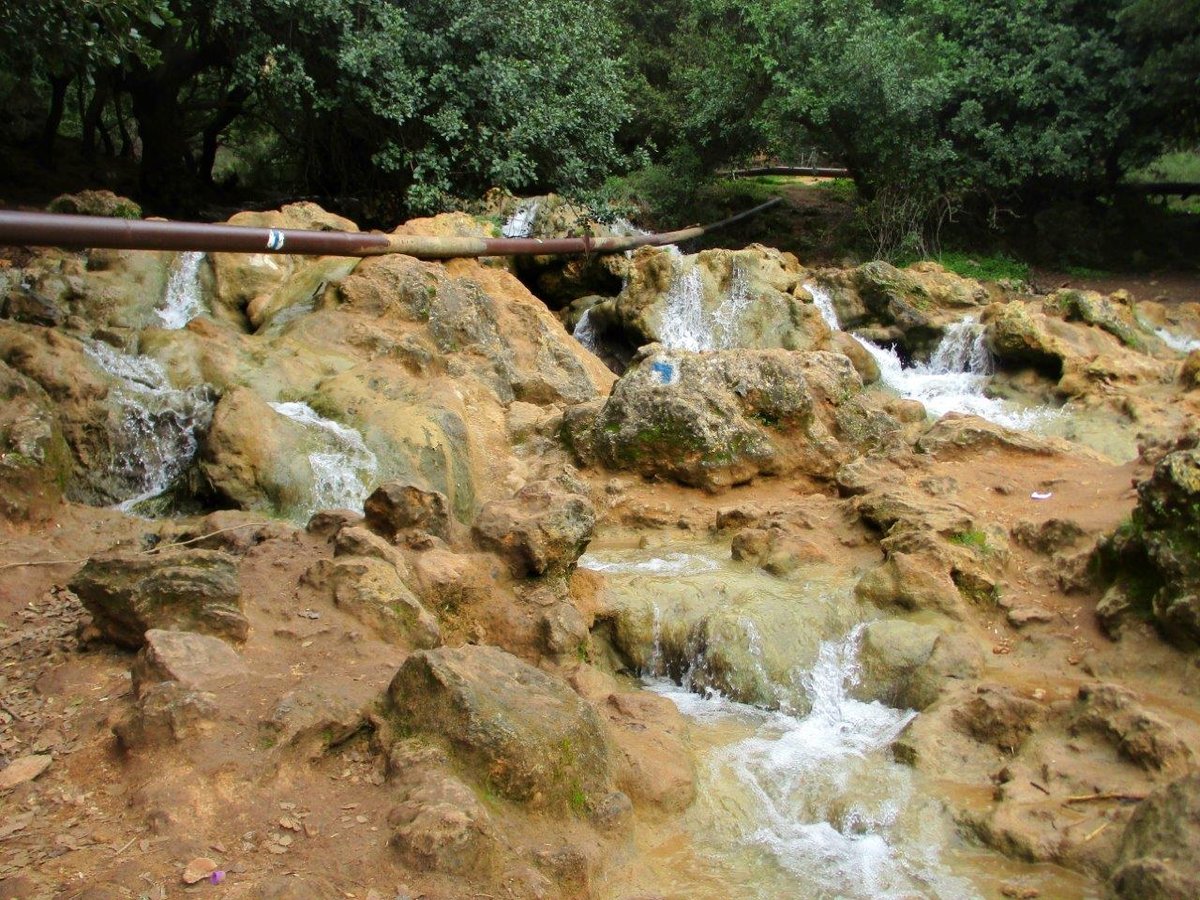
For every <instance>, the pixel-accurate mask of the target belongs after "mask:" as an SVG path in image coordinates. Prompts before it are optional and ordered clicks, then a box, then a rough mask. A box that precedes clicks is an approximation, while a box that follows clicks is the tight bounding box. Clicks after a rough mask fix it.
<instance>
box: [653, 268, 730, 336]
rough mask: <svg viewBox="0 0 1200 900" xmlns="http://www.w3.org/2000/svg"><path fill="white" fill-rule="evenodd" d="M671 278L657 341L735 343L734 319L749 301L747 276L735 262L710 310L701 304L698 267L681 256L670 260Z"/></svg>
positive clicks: (701, 281)
mask: <svg viewBox="0 0 1200 900" xmlns="http://www.w3.org/2000/svg"><path fill="white" fill-rule="evenodd" d="M672 264H673V266H674V267H675V278H674V280H672V282H671V287H670V288H669V289H668V290H667V296H666V298H665V299H664V303H663V313H662V320H661V323H660V325H659V329H658V331H659V333H658V339H659V343H661V344H663V345H664V346H665V347H669V348H670V349H672V350H690V351H693V352H699V351H704V350H725V349H729V348H731V347H733V346H735V345H736V339H737V328H738V320H739V319H740V317H741V315H742V313H743V312H745V310H746V309H747V307H748V306H749V305H750V290H749V280H748V279H747V277H746V274H745V272H744V271H743V270H742V269H741V268H740V267H738V266H737V265H736V264H735V266H734V268H733V272H732V273H731V274H730V278H729V286H728V288H727V289H726V290H725V293H724V295H723V296H722V297H721V299H720V301H719V302H718V303H717V305H716V306H715V307H713V308H712V310H709V309H707V308H706V307H705V304H704V278H703V277H702V275H701V273H700V269H699V267H697V266H696V265H695V264H694V263H688V261H687V260H686V259H685V258H684V257H682V256H675V257H674V258H673V260H672Z"/></svg>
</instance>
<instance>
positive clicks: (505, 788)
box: [388, 645, 612, 807]
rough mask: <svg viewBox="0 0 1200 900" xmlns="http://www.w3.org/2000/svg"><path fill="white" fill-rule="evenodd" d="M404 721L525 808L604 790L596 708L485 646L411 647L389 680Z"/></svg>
mask: <svg viewBox="0 0 1200 900" xmlns="http://www.w3.org/2000/svg"><path fill="white" fill-rule="evenodd" d="M388 698H389V701H390V705H391V707H392V710H393V713H394V714H395V716H396V717H397V720H398V721H399V722H400V723H401V724H402V726H403V727H405V728H407V729H411V730H413V731H417V732H422V733H425V734H429V735H433V736H436V737H441V738H443V739H445V740H446V741H447V742H448V743H449V745H450V747H451V748H452V750H453V752H454V754H455V755H456V756H457V757H458V758H459V759H460V760H461V761H463V762H464V763H466V764H468V765H470V766H472V767H475V768H474V770H475V771H477V772H479V774H480V778H481V780H482V781H483V782H484V783H486V784H488V785H490V786H491V787H492V789H494V790H495V791H496V792H497V793H499V794H501V795H502V796H505V797H509V798H511V799H514V800H519V801H524V802H528V803H531V804H532V805H534V806H560V807H561V806H566V805H569V804H579V803H583V804H586V803H588V802H590V800H591V798H599V797H602V796H604V795H606V794H607V793H608V791H609V785H610V782H611V768H612V764H611V760H610V757H609V751H608V746H607V743H606V741H605V738H604V731H603V726H602V725H601V723H600V720H599V719H598V718H597V716H596V713H595V712H594V711H593V710H592V708H591V707H590V706H588V705H587V704H586V703H584V701H583V700H581V699H580V698H579V697H578V696H577V695H576V694H575V692H574V691H572V690H571V689H570V687H569V686H567V685H566V684H565V683H564V682H562V681H560V680H559V679H557V678H555V677H553V676H551V675H548V674H546V673H545V672H541V671H539V670H537V669H535V668H533V667H532V666H529V665H527V664H526V663H523V662H521V661H520V660H518V659H517V658H516V657H514V656H511V655H510V654H508V653H505V652H504V651H502V650H497V649H495V648H493V647H480V646H470V645H468V646H464V647H456V648H445V647H444V648H439V649H437V650H423V651H419V652H417V653H414V654H413V655H412V656H410V657H409V658H408V659H407V660H406V661H405V663H404V665H403V666H401V668H400V670H399V671H398V672H397V673H396V676H395V678H393V679H392V683H391V686H390V687H389V688H388Z"/></svg>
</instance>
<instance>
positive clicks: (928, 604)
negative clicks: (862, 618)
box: [854, 553, 965, 619]
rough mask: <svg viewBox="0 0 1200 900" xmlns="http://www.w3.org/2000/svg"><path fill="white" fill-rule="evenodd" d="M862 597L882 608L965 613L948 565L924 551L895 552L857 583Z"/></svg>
mask: <svg viewBox="0 0 1200 900" xmlns="http://www.w3.org/2000/svg"><path fill="white" fill-rule="evenodd" d="M854 594H855V596H856V597H858V599H860V600H863V601H865V602H867V603H872V604H874V605H875V606H878V607H879V608H881V609H888V608H895V607H899V608H900V609H904V610H909V611H918V610H932V611H934V612H939V613H942V614H943V615H946V616H949V617H950V618H953V619H960V618H962V617H963V614H964V610H965V606H964V601H963V598H962V595H961V594H960V593H959V590H958V588H957V587H956V586H955V584H954V581H953V580H952V579H951V577H950V576H949V574H947V573H946V571H945V568H944V567H943V566H942V565H940V564H939V563H938V562H937V561H936V560H931V559H929V558H928V557H927V556H924V555H912V554H908V553H891V554H890V555H889V556H888V558H887V559H886V560H884V562H883V563H881V564H880V565H878V566H876V567H875V568H874V569H871V570H870V571H868V572H867V573H866V574H865V575H863V576H862V578H860V579H859V580H858V583H857V584H856V585H855V586H854Z"/></svg>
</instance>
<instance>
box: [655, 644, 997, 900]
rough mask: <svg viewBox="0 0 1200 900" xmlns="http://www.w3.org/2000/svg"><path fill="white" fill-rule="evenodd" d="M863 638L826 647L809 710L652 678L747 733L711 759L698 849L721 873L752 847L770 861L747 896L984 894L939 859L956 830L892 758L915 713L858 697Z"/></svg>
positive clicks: (675, 696)
mask: <svg viewBox="0 0 1200 900" xmlns="http://www.w3.org/2000/svg"><path fill="white" fill-rule="evenodd" d="M861 633H862V626H859V627H857V628H855V629H854V630H853V631H852V632H851V633H850V634H849V635H848V636H847V637H845V638H844V639H842V640H838V641H826V642H825V643H823V644H822V645H821V649H820V653H819V656H818V659H817V661H816V663H815V664H814V665H813V667H812V668H811V669H810V670H809V671H808V672H806V673H804V675H803V676H802V677H800V679H799V681H800V683H801V687H802V689H803V690H804V691H805V693H806V694H807V695H808V698H809V701H810V702H811V704H812V708H811V711H810V712H809V713H808V714H807V715H804V716H793V715H789V714H787V713H785V712H776V713H768V712H765V711H763V710H760V709H756V708H754V707H750V706H745V705H743V704H739V703H733V702H731V701H729V700H727V699H725V698H723V697H720V696H719V695H709V696H704V697H702V696H700V695H697V694H693V693H689V692H686V691H684V690H683V689H681V688H679V687H677V686H675V685H673V684H671V683H670V682H666V681H662V680H654V681H650V682H648V687H649V688H650V689H651V690H654V691H656V692H657V693H659V694H662V695H663V696H666V697H668V698H670V699H671V700H672V701H673V702H674V703H675V704H676V706H677V707H678V708H679V709H680V711H681V712H682V713H683V714H684V715H686V716H687V717H688V718H689V719H691V720H692V721H693V722H694V723H696V727H708V728H725V729H728V728H730V727H733V726H740V728H741V729H742V730H743V732H745V731H748V732H749V736H746V737H743V738H741V739H738V740H735V741H733V742H731V743H728V744H726V745H725V746H723V747H720V748H718V749H716V750H715V751H714V752H713V753H712V754H711V755H710V757H709V758H708V759H707V760H706V765H705V766H704V767H703V768H702V771H701V775H700V778H701V784H700V785H699V791H698V799H697V801H696V807H695V808H694V809H693V812H692V813H691V814H690V818H691V821H692V830H693V831H694V832H695V831H697V830H699V833H696V834H695V835H694V836H695V838H696V839H697V842H698V843H699V845H700V851H701V853H702V854H703V855H704V857H705V858H707V859H708V860H709V861H710V862H711V863H712V864H713V865H715V866H717V867H718V868H721V867H724V866H728V865H745V864H746V861H745V853H747V852H748V851H749V852H757V853H758V854H761V855H763V856H765V857H766V859H764V860H761V861H760V863H759V865H760V866H762V867H763V872H764V877H763V880H762V882H761V884H757V885H743V886H742V887H741V888H740V889H739V896H745V897H763V898H765V897H775V896H780V894H779V893H778V891H779V890H780V889H781V888H782V887H783V886H784V885H788V884H790V885H791V893H790V896H797V897H800V896H803V897H847V898H859V897H861V898H878V897H896V898H901V897H904V898H909V897H914V896H922V897H947V898H950V897H953V898H959V897H972V896H976V895H977V894H976V891H975V889H974V887H973V886H972V885H971V884H970V883H969V882H968V881H966V880H964V879H962V878H959V877H956V876H955V875H953V874H951V873H950V871H949V870H948V869H947V868H945V866H944V865H943V864H942V862H941V859H940V857H941V855H942V852H943V849H944V847H945V846H946V845H947V844H948V842H949V841H950V840H951V836H950V834H949V833H948V829H946V828H945V827H944V826H943V823H942V822H941V821H940V820H939V817H937V816H929V815H926V814H925V813H924V811H923V809H922V805H923V804H921V803H920V802H919V798H918V797H917V796H916V789H915V784H914V776H913V774H912V772H911V770H909V769H908V768H906V767H904V766H901V765H898V764H896V763H895V762H894V761H892V759H891V757H890V755H889V753H888V749H887V748H888V747H889V746H890V745H891V743H892V742H893V741H894V740H895V739H896V737H897V736H898V735H899V734H900V732H901V731H902V730H903V729H904V727H905V726H906V725H907V724H908V723H909V722H910V721H911V720H912V718H913V717H914V716H915V715H916V714H915V713H913V712H911V711H902V710H897V709H892V708H890V707H887V706H884V705H882V704H880V703H863V702H860V701H858V700H855V699H853V698H852V697H850V696H849V693H848V692H849V689H850V688H851V687H852V686H853V685H854V684H855V682H856V681H857V679H858V677H859V670H858V663H857V656H858V645H859V641H860V637H861ZM769 864H773V865H769ZM771 868H775V869H776V870H777V871H776V874H775V875H774V876H770V875H768V874H767V873H768V872H769V871H770V869H771Z"/></svg>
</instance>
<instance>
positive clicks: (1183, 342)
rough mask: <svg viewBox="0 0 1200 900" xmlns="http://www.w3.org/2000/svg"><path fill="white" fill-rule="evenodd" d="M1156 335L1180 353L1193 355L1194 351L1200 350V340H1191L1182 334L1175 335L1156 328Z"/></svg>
mask: <svg viewBox="0 0 1200 900" xmlns="http://www.w3.org/2000/svg"><path fill="white" fill-rule="evenodd" d="M1154 333H1155V334H1156V335H1157V336H1158V339H1159V340H1160V341H1162V342H1163V343H1164V344H1166V345H1167V346H1168V347H1170V348H1171V349H1172V350H1176V351H1178V352H1179V353H1191V352H1192V351H1193V350H1200V338H1190V337H1186V336H1184V335H1181V334H1175V333H1174V332H1172V331H1171V330H1170V329H1167V328H1156V329H1154Z"/></svg>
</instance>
